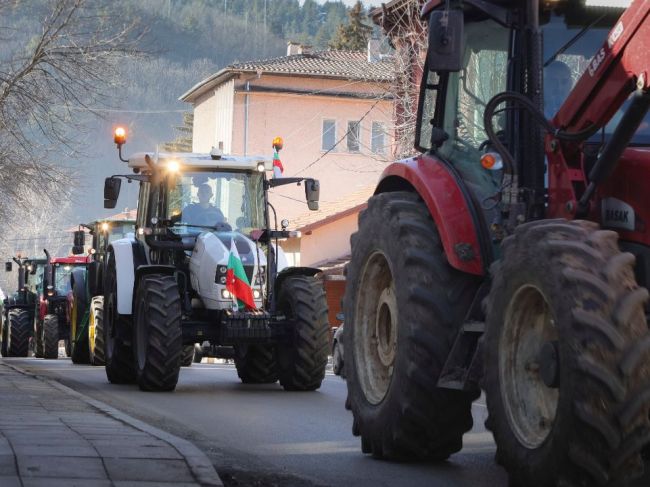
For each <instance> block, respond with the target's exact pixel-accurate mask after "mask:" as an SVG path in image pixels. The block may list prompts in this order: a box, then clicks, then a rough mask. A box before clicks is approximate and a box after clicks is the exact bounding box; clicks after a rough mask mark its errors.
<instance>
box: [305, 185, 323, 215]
mask: <svg viewBox="0 0 650 487" xmlns="http://www.w3.org/2000/svg"><path fill="white" fill-rule="evenodd" d="M305 197H306V198H307V206H308V207H309V209H310V210H312V211H316V210H318V200H319V199H320V183H319V182H318V180H317V179H306V180H305Z"/></svg>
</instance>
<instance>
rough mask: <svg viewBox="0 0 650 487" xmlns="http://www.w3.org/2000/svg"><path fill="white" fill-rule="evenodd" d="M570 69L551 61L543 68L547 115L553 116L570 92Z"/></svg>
mask: <svg viewBox="0 0 650 487" xmlns="http://www.w3.org/2000/svg"><path fill="white" fill-rule="evenodd" d="M572 84H573V80H572V79H571V69H570V68H569V66H567V65H566V64H565V63H563V62H562V61H553V62H552V63H551V64H549V65H548V66H546V68H544V104H545V105H546V110H545V112H547V114H550V115H555V113H557V111H558V110H559V109H560V107H561V106H562V103H564V100H565V99H566V97H567V96H568V94H569V92H570V91H571V85H572Z"/></svg>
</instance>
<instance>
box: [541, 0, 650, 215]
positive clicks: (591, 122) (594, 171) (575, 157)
mask: <svg viewBox="0 0 650 487" xmlns="http://www.w3.org/2000/svg"><path fill="white" fill-rule="evenodd" d="M649 16H650V4H649V3H648V2H645V1H639V0H637V1H635V2H634V3H633V4H632V5H631V6H630V7H629V8H628V9H627V10H626V11H625V12H624V13H623V15H622V16H621V18H620V19H619V20H618V22H617V23H616V25H615V26H614V28H613V29H612V30H611V32H610V33H609V35H608V36H607V39H606V40H605V42H604V43H603V45H602V47H601V48H600V49H599V50H598V51H597V52H596V54H595V55H594V57H593V58H592V59H591V61H590V63H589V65H588V67H587V69H586V70H585V72H584V73H583V74H582V77H581V78H580V79H579V80H578V83H577V84H576V86H575V87H574V89H573V90H572V91H571V93H570V94H569V96H568V98H567V99H566V101H565V102H564V104H563V105H562V106H561V107H560V110H559V111H558V113H557V114H556V115H555V117H554V118H553V120H552V121H551V123H552V125H553V126H554V127H556V129H557V130H558V132H559V131H562V132H563V133H564V134H576V133H586V132H591V133H595V132H597V131H598V130H599V129H601V128H603V127H604V126H605V125H606V124H607V123H608V122H609V121H610V120H611V118H612V117H613V116H614V114H615V113H616V112H617V111H618V110H619V109H620V108H621V106H622V105H623V103H624V102H625V101H626V100H628V98H629V96H630V94H631V93H633V92H635V91H636V93H635V96H634V97H632V100H631V103H630V104H629V106H628V108H627V110H626V111H625V113H624V115H623V117H622V119H621V120H620V122H619V124H618V126H617V128H616V130H615V133H614V134H613V136H612V137H611V138H610V140H609V142H608V143H607V144H606V145H605V147H604V148H603V149H602V151H601V152H600V155H599V156H598V159H597V161H596V163H595V164H593V166H592V167H591V168H590V169H589V173H588V174H587V168H586V167H585V160H584V155H583V153H582V151H581V147H582V143H583V142H584V140H580V138H579V137H576V138H574V139H571V138H567V137H560V136H558V133H557V132H556V133H550V134H549V135H548V136H547V138H546V153H547V157H548V162H549V195H548V196H549V201H548V203H549V205H548V216H550V217H563V218H570V219H572V218H576V217H584V216H586V215H587V214H589V213H590V212H591V211H593V210H594V208H593V207H592V205H591V198H592V196H593V195H594V194H595V191H596V188H597V186H598V185H599V184H601V183H602V182H604V181H605V180H606V179H607V177H608V176H609V175H610V174H611V173H612V171H613V170H614V168H615V166H616V164H617V162H618V161H619V159H620V157H621V155H622V153H623V151H624V150H625V148H626V147H627V145H628V144H629V142H630V140H631V139H632V137H633V136H634V133H635V132H636V130H637V129H638V127H639V125H640V124H641V123H642V121H643V119H644V117H645V115H646V113H647V111H648V107H649V106H650V93H649V91H650V80H649V79H648V67H649V66H650V55H649V54H648V50H647V46H648V45H650V23H648V22H647V20H648V17H649Z"/></svg>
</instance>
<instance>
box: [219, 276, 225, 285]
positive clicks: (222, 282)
mask: <svg viewBox="0 0 650 487" xmlns="http://www.w3.org/2000/svg"><path fill="white" fill-rule="evenodd" d="M219 284H226V276H221V277H220V278H219Z"/></svg>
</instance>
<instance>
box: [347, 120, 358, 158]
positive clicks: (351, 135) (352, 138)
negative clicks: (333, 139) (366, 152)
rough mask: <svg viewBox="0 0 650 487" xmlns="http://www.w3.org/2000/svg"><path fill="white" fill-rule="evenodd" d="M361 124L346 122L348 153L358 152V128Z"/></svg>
mask: <svg viewBox="0 0 650 487" xmlns="http://www.w3.org/2000/svg"><path fill="white" fill-rule="evenodd" d="M360 126H361V122H359V121H354V122H348V135H347V139H348V152H359V128H360Z"/></svg>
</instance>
